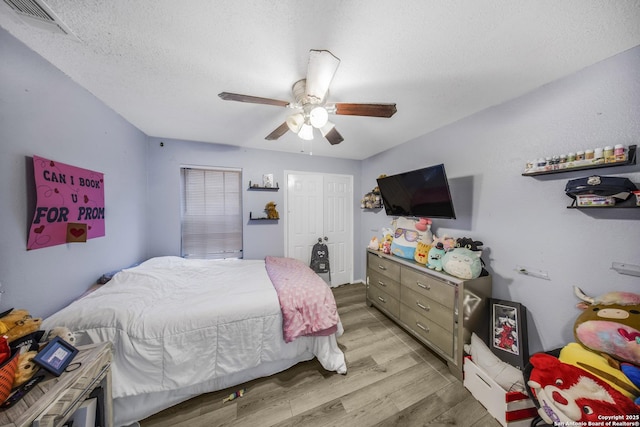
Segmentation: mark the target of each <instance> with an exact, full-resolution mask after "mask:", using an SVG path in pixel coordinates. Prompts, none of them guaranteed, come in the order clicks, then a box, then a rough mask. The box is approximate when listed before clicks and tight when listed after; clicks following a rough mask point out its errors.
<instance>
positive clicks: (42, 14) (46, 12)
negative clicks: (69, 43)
mask: <svg viewBox="0 0 640 427" xmlns="http://www.w3.org/2000/svg"><path fill="white" fill-rule="evenodd" d="M3 1H4V2H5V3H6V4H7V6H9V7H10V8H11V9H12V10H13V11H14V12H15V13H16V14H17V15H18V16H19V17H20V19H22V21H24V22H25V23H27V24H29V25H33V26H35V27H38V28H42V29H45V30H49V31H55V32H57V33H63V34H69V35H71V36H74V37H75V35H74V34H73V33H72V32H71V30H70V29H69V27H67V26H66V25H65V24H64V23H63V22H62V21H61V20H60V18H58V17H57V16H56V14H55V13H54V12H53V10H51V8H50V7H49V6H48V5H47V4H46V3H45V2H44V1H42V0H3Z"/></svg>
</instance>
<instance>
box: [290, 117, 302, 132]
mask: <svg viewBox="0 0 640 427" xmlns="http://www.w3.org/2000/svg"><path fill="white" fill-rule="evenodd" d="M286 122H287V126H288V127H289V129H290V130H291V132H293V133H298V132H300V129H301V128H302V125H304V116H303V115H302V113H296V114H292V115H290V116H289V117H287V120H286Z"/></svg>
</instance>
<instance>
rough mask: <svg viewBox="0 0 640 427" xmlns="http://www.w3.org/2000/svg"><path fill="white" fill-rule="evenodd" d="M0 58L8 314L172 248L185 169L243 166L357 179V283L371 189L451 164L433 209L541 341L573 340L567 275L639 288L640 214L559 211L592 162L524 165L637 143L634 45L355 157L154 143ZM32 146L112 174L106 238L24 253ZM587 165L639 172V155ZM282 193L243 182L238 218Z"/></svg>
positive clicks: (272, 242) (2, 251)
mask: <svg viewBox="0 0 640 427" xmlns="http://www.w3.org/2000/svg"><path fill="white" fill-rule="evenodd" d="M0 57H1V58H2V61H1V62H0V221H1V224H2V225H1V227H2V237H3V238H2V239H1V240H0V283H2V285H3V288H2V289H3V290H4V291H5V293H4V294H3V295H2V300H1V301H0V310H2V309H7V308H10V307H21V308H27V309H29V310H31V311H32V312H33V313H34V314H35V315H38V316H47V315H48V314H50V313H51V312H53V311H54V310H56V309H58V308H60V307H62V306H63V305H65V304H66V303H67V302H68V301H70V300H71V299H73V298H74V297H76V296H77V295H78V294H80V293H81V292H82V291H84V290H85V289H86V288H87V287H88V286H89V285H90V284H91V283H92V282H93V281H95V279H96V278H97V277H98V276H99V275H100V274H102V273H103V272H105V271H109V270H112V269H116V268H121V267H123V266H127V265H130V264H131V263H133V262H137V261H140V260H141V259H144V258H146V257H148V256H156V255H177V254H179V251H180V225H179V215H180V211H179V209H180V208H179V203H178V201H179V193H180V190H179V188H180V177H179V168H180V166H181V165H183V164H190V165H203V166H226V167H238V168H242V170H243V179H244V184H245V185H244V186H245V187H246V186H247V185H248V182H249V180H252V181H256V180H260V179H261V177H262V174H263V173H273V174H274V175H275V178H276V180H277V181H278V182H279V183H280V186H281V187H282V186H283V185H284V171H285V170H299V171H312V172H322V173H336V174H347V175H353V176H354V204H355V205H356V209H355V212H356V221H355V232H354V235H355V246H356V247H355V254H354V257H355V265H354V267H355V277H356V279H357V280H358V279H359V280H364V264H365V261H364V259H365V258H364V248H365V247H366V245H367V243H368V242H369V239H370V238H371V236H372V235H374V234H376V233H377V232H378V230H379V229H380V228H381V227H384V226H388V225H389V220H390V218H388V217H386V216H385V214H384V212H378V213H374V212H362V211H360V210H359V209H358V208H357V206H359V200H360V198H361V197H362V195H363V194H364V193H366V192H368V191H370V190H371V189H372V188H373V187H374V186H375V178H376V177H377V176H378V175H379V174H381V173H387V174H391V173H397V172H402V171H405V170H411V169H416V168H420V167H423V166H428V165H432V164H437V163H444V164H445V165H446V168H447V173H448V175H449V178H450V182H451V184H452V192H453V196H454V201H455V203H456V210H457V214H458V220H456V221H444V220H435V221H434V230H435V231H436V232H437V233H440V234H442V233H447V234H449V235H452V236H456V237H461V236H469V237H473V238H475V239H478V240H482V241H483V242H484V243H485V245H484V246H485V248H486V249H485V255H484V256H483V258H484V259H485V261H486V262H487V264H488V269H489V270H490V272H491V274H492V275H493V279H494V296H496V297H498V298H503V299H509V300H513V301H518V302H522V303H523V304H524V305H525V306H526V307H527V309H528V310H529V331H530V340H531V342H530V346H531V349H532V351H537V350H540V349H551V348H554V347H557V346H561V345H564V344H565V343H566V342H568V341H570V340H571V339H572V334H571V327H572V324H573V321H574V319H575V317H576V316H577V314H578V313H577V310H576V309H575V304H576V302H577V299H576V298H575V297H574V296H573V294H572V290H571V286H572V285H574V284H577V285H580V286H581V287H582V288H583V289H584V290H585V291H586V292H587V293H590V294H601V293H604V292H606V291H609V290H631V291H636V292H637V291H638V289H639V288H638V285H639V284H640V279H639V278H637V277H632V276H623V275H620V274H618V273H616V272H614V271H612V270H611V269H610V267H611V263H612V262H613V261H618V262H625V263H631V264H636V265H638V264H640V249H639V248H638V241H639V239H638V238H639V237H640V228H639V227H638V225H639V224H640V222H639V221H638V220H639V219H640V216H639V214H640V211H638V210H632V211H629V210H624V211H623V210H606V211H605V210H603V211H596V212H592V213H586V212H581V211H577V210H570V209H566V206H567V204H568V203H569V199H568V198H567V197H566V196H565V195H564V186H565V184H566V181H567V180H568V179H571V178H576V177H579V176H584V173H577V172H572V173H567V174H559V175H549V176H545V177H541V178H531V177H522V176H521V173H522V169H523V166H524V164H525V162H526V161H527V160H530V159H535V158H538V157H540V156H542V155H553V154H560V153H562V152H567V151H574V150H577V149H578V148H588V147H594V146H597V145H607V144H614V143H623V144H635V143H638V141H639V140H640V138H638V135H640V121H639V120H638V117H640V81H639V79H638V78H637V70H638V69H640V47H638V48H635V49H632V50H630V51H628V52H625V53H623V54H621V55H618V56H616V57H613V58H610V59H608V60H606V61H603V62H602V63H600V64H596V65H595V66H592V67H590V68H588V69H586V70H583V71H582V72H580V73H577V74H575V75H573V76H569V77H567V78H565V79H562V80H560V81H558V82H555V83H552V84H549V85H546V86H544V87H542V88H540V89H538V90H536V91H534V92H532V93H530V94H527V95H525V96H522V97H520V98H518V99H516V100H514V101H512V102H509V103H506V104H504V105H500V106H497V107H494V108H491V109H488V110H486V111H483V112H481V113H478V114H476V115H474V116H472V117H470V118H467V119H465V120H462V121H460V122H457V123H454V124H452V125H450V126H447V127H445V128H443V129H440V130H438V131H436V132H433V133H431V134H428V135H424V136H422V137H419V138H416V139H415V140H413V141H410V142H408V143H406V144H403V145H402V146H400V147H398V148H396V149H393V150H390V151H388V152H386V153H382V154H380V155H377V156H374V157H372V158H369V159H367V160H365V161H362V162H359V161H350V160H337V159H331V158H322V157H317V156H313V157H310V156H307V155H304V154H283V153H276V152H269V151H266V150H265V151H262V150H248V149H243V148H237V147H228V146H223V145H216V144H206V143H198V142H189V141H174V140H168V139H160V138H147V137H146V136H145V135H144V134H143V133H141V132H140V131H138V130H137V129H136V128H134V127H133V126H131V125H130V124H128V123H127V122H126V121H124V120H123V119H122V118H121V117H120V116H118V115H117V114H115V113H114V112H113V111H112V110H110V109H109V108H107V107H105V106H104V104H102V103H101V102H99V101H97V100H96V99H95V98H94V97H93V96H92V95H91V94H89V93H87V92H86V91H85V90H84V89H82V88H80V87H78V86H77V85H76V84H74V83H73V82H71V81H70V80H69V79H68V78H67V77H66V76H65V75H64V74H62V73H60V72H59V71H58V70H57V69H55V68H54V67H52V66H51V65H50V64H49V63H47V62H46V61H44V60H43V59H42V58H41V57H39V56H38V55H36V54H35V53H33V52H32V51H30V50H29V49H27V48H26V47H24V46H23V45H22V44H21V43H19V42H18V41H16V40H15V39H14V38H13V37H11V36H10V35H9V34H8V33H6V32H5V31H4V30H2V29H0ZM401 108H402V106H399V109H400V110H401ZM161 141H162V142H164V147H160V142H161ZM345 143H346V142H345ZM34 154H35V155H40V156H43V157H46V158H51V159H54V160H58V161H61V162H64V163H68V164H72V165H75V166H79V167H83V168H87V169H93V170H97V171H100V172H103V173H104V174H105V198H106V218H107V222H106V236H105V237H101V238H97V239H92V240H90V241H88V242H87V243H85V244H69V245H61V246H55V247H51V248H44V249H39V250H34V251H29V252H27V251H26V240H27V230H28V227H29V224H30V222H31V215H32V209H33V203H34V201H33V200H32V198H33V197H34V196H33V194H32V193H33V190H32V188H31V185H30V183H31V181H30V180H31V179H32V177H29V176H28V174H27V171H28V162H29V160H30V159H29V158H30V156H32V155H34ZM594 173H599V174H602V175H605V174H606V175H621V176H628V177H630V178H631V179H632V181H634V182H636V183H638V182H640V167H639V166H629V167H621V168H615V169H611V170H610V169H599V170H594ZM283 197H284V192H283V190H280V191H279V192H277V193H258V192H248V191H244V192H243V202H244V213H245V218H248V213H249V211H253V212H256V211H259V210H260V209H262V208H263V207H264V204H265V203H266V201H269V200H274V201H276V203H278V204H279V205H280V207H281V208H282V202H283V200H284V199H283ZM281 214H282V211H281ZM283 227H284V221H282V220H281V221H280V222H278V223H277V224H261V223H256V224H253V223H248V222H245V228H244V231H245V257H247V258H260V257H263V256H264V255H266V254H273V255H281V254H283V252H284V241H283V236H284V228H283ZM517 265H524V266H526V267H528V268H532V269H537V270H543V271H546V272H548V274H549V276H550V278H551V280H549V281H546V280H540V279H536V278H532V277H527V276H523V275H519V274H517V273H516V272H515V271H514V270H515V267H516V266H517Z"/></svg>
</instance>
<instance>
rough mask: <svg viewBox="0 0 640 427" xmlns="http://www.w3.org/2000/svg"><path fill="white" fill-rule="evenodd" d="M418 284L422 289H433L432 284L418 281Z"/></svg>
mask: <svg viewBox="0 0 640 427" xmlns="http://www.w3.org/2000/svg"><path fill="white" fill-rule="evenodd" d="M416 285H418V286H419V287H421V288H422V289H426V290H427V291H429V290H431V285H424V284H422V283H420V282H416Z"/></svg>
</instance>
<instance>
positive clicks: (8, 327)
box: [0, 310, 42, 343]
mask: <svg viewBox="0 0 640 427" xmlns="http://www.w3.org/2000/svg"><path fill="white" fill-rule="evenodd" d="M41 324H42V319H41V318H34V317H32V316H31V315H30V314H29V312H28V311H27V310H11V311H10V312H9V313H8V314H6V315H5V316H3V317H1V318H0V335H6V336H7V340H8V341H9V343H11V342H12V341H15V340H17V339H19V338H22V337H24V336H26V335H29V334H30V333H32V332H35V331H37V330H38V329H40V325H41Z"/></svg>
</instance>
